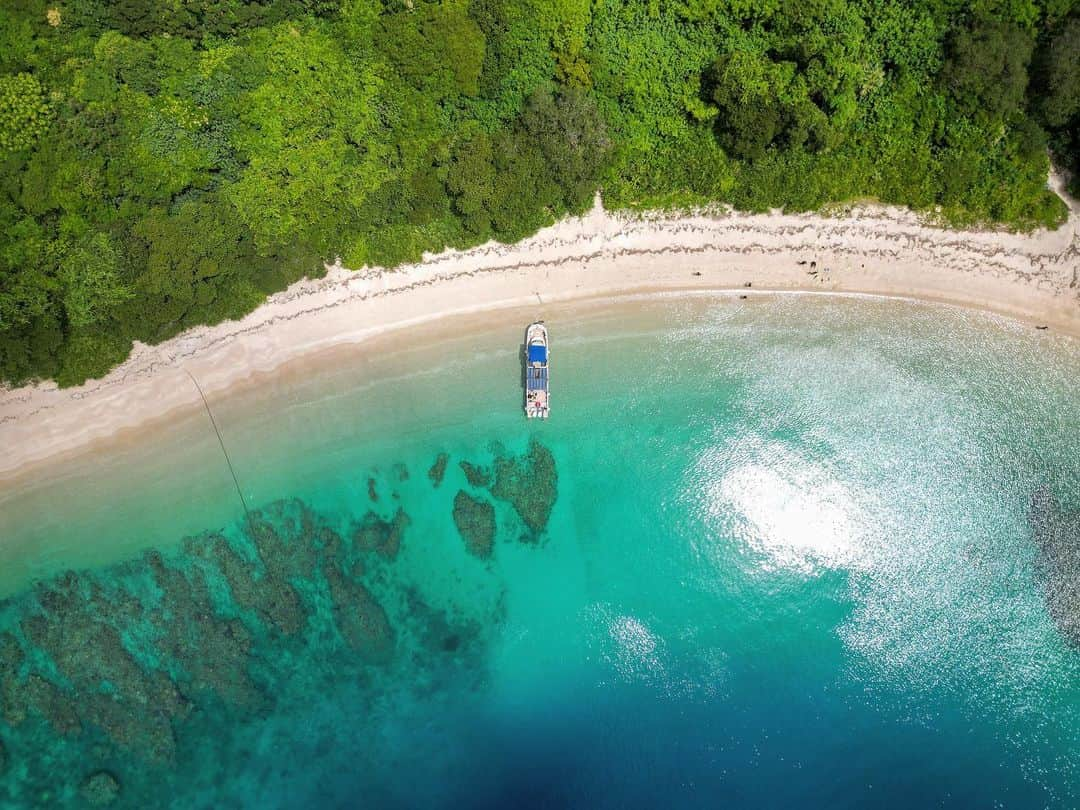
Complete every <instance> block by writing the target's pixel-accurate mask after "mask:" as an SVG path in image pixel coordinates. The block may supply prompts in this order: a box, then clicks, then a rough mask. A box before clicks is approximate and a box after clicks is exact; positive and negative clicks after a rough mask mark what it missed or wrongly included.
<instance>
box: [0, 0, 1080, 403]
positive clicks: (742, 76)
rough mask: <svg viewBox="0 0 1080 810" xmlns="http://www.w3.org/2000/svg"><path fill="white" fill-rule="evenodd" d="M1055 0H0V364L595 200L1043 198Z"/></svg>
mask: <svg viewBox="0 0 1080 810" xmlns="http://www.w3.org/2000/svg"><path fill="white" fill-rule="evenodd" d="M1051 158H1052V159H1053V160H1054V161H1055V162H1056V163H1057V164H1059V165H1061V166H1062V167H1073V168H1075V167H1076V165H1077V163H1078V162H1080V0H1002V1H1001V2H991V1H990V0H982V1H980V2H961V0H443V1H442V2H426V0H385V2H380V0H69V2H41V1H40V0H0V231H2V236H0V379H2V380H3V381H5V382H7V383H12V384H17V383H22V382H25V381H28V380H34V379H55V380H57V381H58V382H59V383H60V384H61V385H73V384H78V383H80V382H83V381H84V380H86V379H87V378H90V377H97V376H100V375H102V374H103V373H105V372H106V371H107V370H108V369H109V368H111V367H112V366H114V365H116V364H117V363H119V362H120V361H122V360H123V359H124V358H125V357H126V356H127V355H128V353H129V351H130V349H131V346H132V341H135V340H138V341H143V342H147V343H156V342H159V341H161V340H164V339H166V338H168V337H170V336H172V335H175V334H177V333H178V332H180V331H181V330H183V329H186V328H188V327H191V326H194V325H197V324H212V323H217V322H220V321H222V320H225V319H229V318H237V317H240V316H242V315H244V314H245V313H247V312H249V311H250V310H251V309H253V308H254V307H256V306H257V305H258V304H259V303H260V302H261V301H262V300H264V298H265V297H266V296H267V295H268V294H270V293H272V292H275V291H277V290H281V289H283V288H284V287H285V286H287V285H288V284H290V283H292V282H294V281H296V280H297V279H299V278H301V277H303V276H316V275H318V274H320V273H321V272H323V270H322V266H323V262H324V261H327V260H330V261H333V260H334V259H335V258H337V257H340V258H341V260H342V261H343V263H344V264H345V265H346V266H348V267H361V266H363V265H385V266H393V265H396V264H400V263H402V262H410V261H416V260H418V259H419V258H420V256H421V254H422V252H423V251H426V250H438V249H440V248H443V247H446V246H454V247H467V246H471V245H475V244H478V243H480V242H483V241H486V240H488V239H498V240H502V241H513V240H517V239H520V238H522V237H524V236H526V235H528V234H530V233H532V232H534V231H535V230H536V229H538V228H540V227H542V226H544V225H546V224H548V223H551V222H553V221H554V220H556V219H557V218H559V217H561V216H564V215H566V214H567V213H576V212H582V211H584V210H586V209H587V208H588V207H589V206H590V205H591V203H592V199H593V197H594V195H595V193H596V191H597V190H600V191H601V192H602V193H603V197H604V202H605V205H606V206H607V207H609V208H679V207H684V206H692V205H700V204H704V203H724V204H729V205H733V206H735V207H737V208H739V209H746V210H755V211H760V210H767V209H769V208H773V207H782V208H784V209H787V210H791V211H803V210H811V209H816V208H819V207H821V206H823V205H826V204H829V203H843V202H847V201H852V200H864V199H866V200H880V201H883V202H887V203H895V204H902V205H906V206H910V207H911V208H913V209H916V210H920V211H924V212H926V213H927V214H928V215H929V216H932V217H934V218H935V219H936V220H938V221H940V222H941V223H942V224H943V225H954V226H959V225H986V224H991V223H992V224H1003V225H1005V226H1008V227H1011V228H1017V229H1030V228H1034V227H1038V226H1042V225H1050V226H1053V225H1055V224H1057V223H1059V222H1060V221H1062V219H1063V217H1064V216H1065V208H1064V205H1063V203H1062V202H1061V200H1060V199H1058V198H1057V197H1056V196H1055V195H1053V194H1052V193H1050V192H1049V191H1048V190H1047V187H1046V178H1047V172H1048V170H1049V161H1050V159H1051Z"/></svg>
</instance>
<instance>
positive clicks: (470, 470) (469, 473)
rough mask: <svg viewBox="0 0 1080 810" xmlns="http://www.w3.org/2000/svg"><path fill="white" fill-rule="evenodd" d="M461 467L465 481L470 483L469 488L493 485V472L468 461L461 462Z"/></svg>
mask: <svg viewBox="0 0 1080 810" xmlns="http://www.w3.org/2000/svg"><path fill="white" fill-rule="evenodd" d="M460 466H461V471H462V472H463V473H465V480H466V481H468V482H469V486H472V487H486V486H488V485H489V484H490V483H491V470H488V469H485V468H484V467H481V466H479V465H478V464H472V463H471V462H468V461H461V462H460Z"/></svg>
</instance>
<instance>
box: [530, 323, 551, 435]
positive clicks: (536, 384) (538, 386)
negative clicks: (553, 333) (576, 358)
mask: <svg viewBox="0 0 1080 810" xmlns="http://www.w3.org/2000/svg"><path fill="white" fill-rule="evenodd" d="M549 409H550V401H549V399H548V331H547V327H546V326H544V322H543V321H536V322H535V323H532V324H529V328H528V329H526V330H525V415H526V416H527V417H528V418H529V419H547V418H548V413H549Z"/></svg>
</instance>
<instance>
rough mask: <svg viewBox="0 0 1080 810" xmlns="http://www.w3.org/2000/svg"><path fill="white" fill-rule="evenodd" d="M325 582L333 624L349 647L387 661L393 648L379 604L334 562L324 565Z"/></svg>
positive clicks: (388, 624)
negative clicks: (330, 602) (332, 610)
mask: <svg viewBox="0 0 1080 810" xmlns="http://www.w3.org/2000/svg"><path fill="white" fill-rule="evenodd" d="M326 582H327V584H328V585H329V586H330V598H331V599H332V600H333V603H334V624H335V625H337V628H338V632H340V633H341V637H342V638H343V639H345V643H346V644H347V645H348V646H349V649H351V650H355V651H356V652H359V653H361V654H362V655H363V656H364V657H365V658H366V659H367V660H369V661H372V662H375V663H384V662H386V661H388V660H389V659H390V657H391V656H392V654H393V650H394V634H393V630H392V628H391V627H390V619H389V618H388V617H387V615H386V611H385V610H383V607H382V605H380V604H379V603H378V601H376V599H375V597H374V596H373V595H372V594H371V592H370V591H369V590H368V589H367V588H365V587H364V586H363V585H362V584H360V582H358V581H357V580H356V579H355V577H352V576H346V575H345V574H344V573H342V571H341V570H340V569H339V568H338V567H337V566H334V565H332V566H328V567H327V570H326Z"/></svg>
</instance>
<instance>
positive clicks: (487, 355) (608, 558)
mask: <svg viewBox="0 0 1080 810" xmlns="http://www.w3.org/2000/svg"><path fill="white" fill-rule="evenodd" d="M545 315H546V317H547V320H548V323H549V327H550V329H551V333H552V339H553V344H554V345H553V351H552V366H553V368H552V388H553V414H554V415H553V418H552V419H551V420H550V421H549V422H548V423H545V424H529V423H527V422H526V421H525V420H524V419H523V418H521V415H520V399H521V394H520V388H519V375H520V369H519V359H518V344H519V342H520V338H521V331H522V327H523V326H524V323H525V322H526V321H527V320H528V319H529V314H524V315H522V314H521V313H509V314H504V315H498V316H491V317H490V318H488V319H487V322H486V326H483V327H476V326H474V325H469V326H468V328H465V327H464V326H460V327H459V328H455V327H454V325H453V324H451V325H448V326H447V325H443V326H441V327H439V328H436V329H431V330H427V331H425V332H423V333H422V334H421V335H420V337H419V339H418V340H416V341H415V342H414V343H402V342H401V341H392V340H386V341H383V342H381V343H377V344H374V345H373V346H371V347H369V348H367V349H365V350H363V351H342V352H339V353H338V354H336V355H334V356H332V357H327V358H322V359H321V360H319V361H318V362H316V363H313V364H312V363H309V364H305V367H304V368H302V369H293V370H291V371H290V372H289V373H286V374H283V375H278V376H277V377H274V378H271V379H268V380H264V381H262V382H261V383H260V384H259V385H258V386H257V387H255V388H252V389H248V390H246V391H240V392H234V393H233V394H231V395H229V396H228V397H217V398H212V400H211V406H212V407H213V409H214V413H215V416H216V418H217V421H218V424H219V425H220V426H221V429H222V435H223V439H224V442H225V444H226V447H227V448H228V450H229V453H230V457H231V459H232V463H233V466H234V468H235V469H236V472H237V477H238V479H239V480H240V483H241V485H242V488H243V492H244V498H245V501H246V502H247V504H248V505H249V506H250V507H251V509H252V510H254V514H253V515H252V516H251V517H250V518H248V519H245V516H244V512H243V509H242V507H241V505H240V502H239V499H238V497H237V493H236V491H235V489H234V488H233V484H232V479H231V477H230V475H229V472H228V469H227V467H226V466H225V463H224V460H223V458H222V456H221V451H220V448H219V447H218V444H217V439H216V437H214V435H213V433H212V432H211V431H210V429H209V423H208V421H207V420H206V417H205V414H193V415H190V416H187V417H184V418H183V419H181V420H178V421H177V422H176V423H175V424H173V425H172V426H171V427H169V428H167V429H166V428H161V429H157V430H155V431H154V433H153V434H152V435H147V436H145V437H142V438H141V439H140V440H139V441H137V442H129V444H128V445H127V446H126V447H124V448H123V449H122V450H115V451H104V452H102V453H99V454H97V455H96V456H95V457H94V458H93V459H85V460H81V461H79V460H76V461H72V462H70V463H68V464H66V465H65V466H64V467H63V468H62V469H58V470H54V471H52V472H51V473H50V474H49V476H48V477H45V476H38V477H37V478H35V479H34V480H31V481H27V482H23V483H22V484H20V486H19V487H18V489H14V488H13V489H12V490H11V491H9V492H8V493H6V494H3V495H0V536H2V537H3V538H4V540H3V543H4V547H3V549H2V551H0V556H2V558H3V561H4V571H3V574H2V576H0V588H2V590H3V591H4V592H5V593H6V594H8V599H7V601H6V602H5V603H4V604H3V606H2V608H0V688H2V691H0V696H2V699H3V706H4V716H3V718H0V744H2V746H3V752H4V754H3V756H0V761H2V762H3V765H0V767H2V768H3V776H2V777H0V778H2V783H0V784H2V788H0V798H2V799H3V802H0V803H3V804H5V806H7V805H10V806H14V807H31V806H41V805H49V804H55V805H57V806H79V805H80V804H82V803H84V802H86V801H88V800H89V799H94V800H97V801H105V800H106V799H109V798H112V797H113V796H114V795H115V799H114V805H113V806H130V807H145V806H158V805H163V804H172V806H176V807H192V806H195V807H221V806H238V807H252V808H256V807H257V808H273V807H282V808H285V807H310V806H321V807H338V806H340V807H355V806H359V805H367V806H390V807H419V806H428V807H437V806H446V807H450V806H462V805H469V806H481V807H495V806H506V805H514V806H567V805H569V806H581V807H596V806H611V807H625V806H646V805H661V804H663V805H671V804H677V805H683V806H708V807H713V806H718V805H742V806H776V807H780V806H785V807H786V806H792V805H798V806H821V807H842V806H865V805H867V804H870V803H873V804H875V805H885V806H897V807H910V806H926V805H931V804H939V805H945V806H1007V807H1042V806H1052V807H1070V806H1076V805H1077V804H1078V803H1080V795H1078V794H1080V789H1078V787H1077V786H1078V784H1080V774H1078V773H1077V770H1078V763H1080V646H1077V644H1080V640H1078V639H1075V638H1072V637H1071V636H1070V630H1069V628H1070V626H1071V625H1070V624H1069V620H1070V616H1073V615H1074V613H1080V602H1078V601H1077V600H1075V599H1073V598H1072V597H1071V594H1072V593H1073V591H1072V590H1070V588H1071V587H1072V586H1074V585H1075V583H1076V582H1077V581H1078V580H1080V566H1078V561H1080V557H1078V556H1075V555H1073V556H1070V552H1069V549H1070V548H1075V547H1077V546H1080V535H1076V536H1074V534H1073V532H1074V531H1075V529H1076V527H1078V526H1080V520H1077V519H1075V518H1074V517H1073V515H1074V513H1075V512H1076V511H1077V510H1080V462H1078V459H1080V391H1078V387H1077V385H1076V382H1075V381H1076V379H1077V378H1078V377H1077V375H1078V373H1080V344H1078V342H1077V341H1075V340H1072V339H1069V338H1062V337H1056V336H1053V335H1049V334H1046V333H1040V332H1034V331H1032V330H1031V329H1030V328H1029V327H1025V326H1021V325H1019V324H1014V323H1012V322H1009V321H1004V320H1001V319H997V318H994V317H991V316H987V315H982V314H978V313H971V312H966V311H962V310H956V309H950V308H943V307H931V306H925V305H916V304H911V303H904V302H896V301H881V300H873V299H836V298H817V297H810V296H788V297H783V296H761V297H759V296H753V297H751V298H749V299H747V300H739V299H737V298H733V297H723V298H712V297H683V298H655V299H649V300H640V301H636V302H633V303H621V304H616V305H611V306H606V307H600V306H597V305H589V304H578V305H573V306H566V307H562V308H552V309H550V310H549V311H548V312H546V313H545ZM548 451H550V460H551V461H552V462H553V464H554V476H556V477H557V478H556V479H554V480H553V481H549V483H554V487H555V490H554V502H553V507H552V508H551V511H550V514H548V513H547V505H548V503H547V502H548V501H549V500H550V496H551V495H552V494H553V493H551V492H546V491H544V490H545V486H544V482H545V481H547V480H548V478H549V476H548V472H549V471H548V470H547V468H546V466H545V465H546V463H547V459H548V456H547V452H548ZM440 453H446V454H447V455H448V463H447V465H446V469H445V477H444V478H443V479H442V480H441V482H440V483H439V484H438V486H436V485H435V483H434V481H433V480H432V478H431V477H430V476H429V474H428V471H429V469H431V468H432V465H433V464H434V463H435V461H436V460H437V458H438V456H439V454H440ZM500 459H501V462H500ZM463 460H468V461H470V462H473V463H475V464H477V465H479V466H480V467H483V468H485V469H486V470H487V471H489V472H490V473H491V477H490V480H489V481H488V483H487V484H486V485H475V486H474V485H472V484H470V483H469V482H468V481H467V478H466V471H465V470H464V469H463V468H462V466H461V464H460V462H461V461H463ZM529 462H532V464H533V467H532V468H530V467H528V463H529ZM500 471H501V474H500ZM526 476H528V480H527V481H526V480H523V479H525V478H526ZM537 482H539V483H537ZM526 483H532V484H535V490H540V491H535V490H533V489H530V488H529V487H526V486H525V484H526ZM462 491H464V492H466V493H468V494H469V496H470V498H472V499H473V502H475V503H480V504H490V505H491V506H490V507H478V511H476V512H475V513H470V516H469V517H470V519H472V520H473V522H472V523H471V524H470V526H471V530H474V531H477V532H478V535H477V537H479V536H481V535H483V531H484V526H485V523H484V515H485V514H488V512H484V509H487V510H488V511H489V512H490V510H491V509H493V514H494V517H495V525H496V531H495V535H494V541H493V544H492V545H491V547H490V555H489V556H478V555H482V554H484V553H485V550H486V548H487V546H486V545H485V544H484V543H483V542H482V540H477V542H476V544H475V545H473V546H471V548H472V550H473V551H474V552H476V553H470V551H469V549H468V548H467V546H466V542H465V540H464V539H463V537H462V535H461V533H460V531H459V529H458V527H457V526H456V525H455V520H454V513H455V509H454V507H455V499H456V497H457V496H458V493H459V492H462ZM1038 492H1043V493H1047V496H1046V497H1045V498H1043V499H1042V500H1040V499H1036V503H1037V506H1036V508H1035V509H1034V510H1033V506H1032V500H1033V496H1034V495H1035V494H1036V493H1038ZM515 498H517V499H518V502H517V504H516V506H515V503H514V502H513V501H514V499H515ZM1039 504H1041V505H1039ZM399 510H401V512H400V515H401V517H399V519H398V523H397V524H395V525H396V526H397V529H394V528H393V527H392V525H391V521H392V519H393V518H394V517H395V515H398V514H399ZM369 512H371V513H374V514H373V515H372V516H371V517H369V518H367V522H366V523H365V522H364V520H365V515H367V514H368V513H369ZM460 517H461V515H460V514H459V518H460ZM378 520H381V521H384V522H383V523H379V522H377V521H378ZM1040 521H1041V522H1040ZM530 523H531V524H532V525H530ZM539 524H543V525H542V527H540V526H539ZM364 526H367V529H366V530H365V529H364V528H363V527H364ZM1040 526H1041V527H1042V528H1041V529H1040V528H1039V527H1040ZM1047 526H1049V527H1050V528H1046V527H1047ZM185 537H188V538H192V537H193V538H194V539H188V540H187V541H186V542H185V541H184V538H185ZM1070 538H1071V539H1070ZM1070 544H1071V545H1070ZM151 549H158V550H160V554H161V556H160V558H159V557H154V556H148V554H149V550H151ZM68 568H74V569H76V570H77V571H78V573H77V575H75V576H69V577H67V578H66V579H63V578H61V574H62V572H63V571H64V570H66V569H68ZM31 581H37V583H38V585H37V587H36V589H35V588H30V587H29V586H30V583H31ZM5 631H6V632H10V634H11V635H10V636H6V638H8V639H9V640H10V641H9V643H8V644H7V646H6V647H5V643H4V639H5V636H4V635H3V634H4V632H5ZM95 774H96V777H95V776H94V775H95ZM5 791H6V793H5ZM163 797H170V798H168V799H165V798H163Z"/></svg>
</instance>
